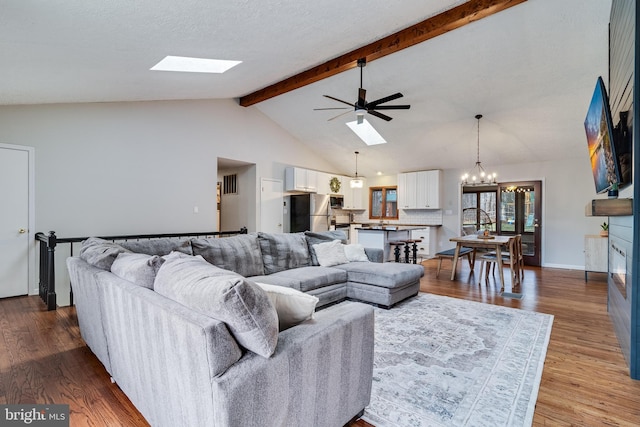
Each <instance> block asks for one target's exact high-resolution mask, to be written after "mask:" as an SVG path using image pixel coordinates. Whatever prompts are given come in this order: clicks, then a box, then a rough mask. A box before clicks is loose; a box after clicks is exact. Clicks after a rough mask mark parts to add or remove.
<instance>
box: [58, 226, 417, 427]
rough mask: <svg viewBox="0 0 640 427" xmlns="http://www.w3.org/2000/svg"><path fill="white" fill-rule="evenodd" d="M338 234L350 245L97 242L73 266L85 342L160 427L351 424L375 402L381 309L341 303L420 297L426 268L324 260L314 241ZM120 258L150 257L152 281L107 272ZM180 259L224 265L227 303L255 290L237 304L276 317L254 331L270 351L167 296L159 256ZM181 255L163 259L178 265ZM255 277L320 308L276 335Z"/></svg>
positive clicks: (274, 240) (281, 237)
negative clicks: (376, 318) (376, 321)
mask: <svg viewBox="0 0 640 427" xmlns="http://www.w3.org/2000/svg"><path fill="white" fill-rule="evenodd" d="M336 237H337V238H341V239H344V235H343V234H335V232H328V233H320V234H317V233H306V234H305V233H292V234H268V233H257V234H249V235H238V236H234V237H227V238H220V239H185V240H176V239H159V240H148V241H130V242H118V243H112V242H98V243H97V244H96V242H95V241H94V242H92V245H93V246H90V245H87V250H86V251H85V250H84V249H85V247H84V246H83V250H81V251H80V256H78V257H71V258H69V259H68V260H67V266H68V269H69V273H70V277H71V284H72V287H73V291H74V298H75V303H76V311H77V316H78V322H79V325H80V331H81V334H82V337H83V339H84V340H85V342H86V343H87V345H88V346H89V347H90V348H91V350H92V351H93V352H94V354H95V355H96V356H97V357H98V359H99V360H100V361H101V362H102V363H103V365H104V366H105V368H106V370H107V371H108V372H109V373H110V374H111V376H112V378H113V380H114V381H115V382H116V383H117V384H118V386H119V387H120V388H121V389H122V390H123V391H124V393H125V394H126V395H127V396H128V397H129V399H130V400H131V402H132V403H133V404H134V405H135V406H136V407H137V408H138V410H140V412H141V413H142V414H143V416H144V417H145V418H146V419H147V421H149V423H150V424H151V425H153V426H194V425H203V426H204V425H207V426H258V425H260V426H264V425H282V426H294V425H295V426H297V425H315V426H341V425H344V424H345V423H347V422H349V421H350V420H351V419H353V418H354V417H357V416H358V415H359V414H360V413H361V412H362V411H363V410H364V408H365V406H366V405H367V404H368V403H369V398H370V393H371V380H372V369H373V341H374V336H373V309H372V307H371V306H369V305H367V304H361V303H359V302H353V301H345V302H341V301H343V300H345V299H354V300H360V301H365V302H368V303H373V304H378V305H382V306H385V307H390V306H392V305H393V304H395V303H397V302H399V301H401V300H403V299H405V298H407V297H410V296H412V295H415V294H417V292H418V289H419V281H420V277H421V276H422V275H423V274H424V271H423V268H422V266H420V265H410V264H395V263H384V264H383V263H380V262H371V261H358V262H348V263H343V264H338V265H332V266H322V265H318V264H319V263H322V262H319V260H318V259H317V257H316V255H319V254H316V253H315V252H314V244H317V243H323V242H330V241H333V240H334V239H335V238H336ZM123 252H125V253H128V252H133V253H139V254H146V255H148V256H149V260H148V262H146V264H145V269H146V270H145V274H146V275H143V276H135V277H134V278H131V277H128V276H127V277H126V278H123V277H121V276H118V275H117V274H114V273H113V272H112V271H110V270H111V265H112V264H113V262H114V260H115V259H116V258H117V257H118V255H119V254H121V253H123ZM171 252H174V253H175V252H178V253H180V252H181V253H184V254H185V255H184V256H185V257H186V256H188V257H187V258H189V260H187V261H185V263H187V264H188V263H189V262H191V261H190V260H191V259H193V258H194V256H201V257H202V258H204V260H206V261H207V263H205V262H204V261H202V262H201V264H199V265H201V267H202V268H204V269H205V270H206V269H207V268H209V269H210V270H212V271H213V270H215V271H214V273H213V274H211V275H209V276H207V277H206V279H207V280H209V282H208V283H209V284H211V283H213V282H215V281H216V280H218V281H219V282H220V283H223V282H224V286H226V288H225V289H228V290H229V292H226V293H225V294H224V296H223V299H224V298H229V295H232V297H233V298H236V297H237V295H238V294H240V293H241V292H246V291H250V292H253V293H252V294H251V295H250V296H249V298H245V299H244V300H242V301H241V303H242V304H240V305H247V304H246V302H247V301H248V302H249V306H251V304H254V307H259V306H260V304H262V308H261V309H260V310H261V311H260V313H258V314H256V315H255V316H254V313H250V315H249V316H244V317H251V318H252V319H251V320H252V321H253V320H254V319H253V317H260V316H262V317H264V318H265V319H267V320H266V321H265V322H266V323H268V324H269V325H268V327H258V328H257V329H256V330H257V331H258V333H259V334H263V335H269V334H271V336H270V337H269V338H268V339H269V340H272V344H273V348H271V350H270V351H269V353H268V354H262V355H260V354H257V353H260V351H257V353H256V350H253V348H252V347H251V346H249V345H246V344H245V343H246V336H244V335H243V334H245V335H246V334H247V333H248V334H255V333H256V330H254V331H248V332H247V331H245V330H240V329H242V327H243V326H242V325H241V326H240V327H238V325H234V324H233V323H231V322H229V321H228V319H227V318H225V317H224V316H222V315H221V316H218V315H217V314H216V313H215V312H214V313H213V314H210V313H208V312H206V311H203V310H201V309H199V308H198V306H197V305H202V302H203V301H204V300H206V298H208V296H202V297H201V296H200V295H196V296H195V297H194V296H193V295H191V296H190V297H189V296H188V295H187V297H186V299H180V298H176V297H174V296H173V294H171V293H167V292H166V288H167V283H169V287H171V286H172V285H171V282H172V276H170V274H173V273H172V272H170V271H169V269H168V267H167V266H168V265H169V263H170V261H164V264H163V263H162V262H160V261H161V260H160V258H159V257H160V256H165V255H167V254H169V253H171ZM366 255H367V258H369V260H375V261H381V251H379V250H371V249H367V250H366ZM323 256H324V255H323ZM180 257H182V255H180V256H177V255H171V256H166V257H164V258H166V259H171V262H174V263H176V262H182V261H180V260H179V259H178V258H180ZM197 258H198V259H200V258H199V257H197ZM320 261H322V260H320ZM193 262H196V261H193ZM196 263H197V262H196ZM202 264H206V265H208V266H209V267H206V266H204V265H202ZM194 265H195V264H194ZM163 269H164V270H163ZM149 272H151V273H149ZM155 274H157V277H156V278H155V280H158V279H160V276H162V277H163V283H164V285H163V286H164V289H165V291H161V290H160V289H159V288H158V289H155V290H154V288H153V286H154V275H155ZM190 276H193V275H191V274H190V272H188V271H187V272H183V273H182V277H177V278H176V281H177V282H180V281H181V280H182V281H183V282H184V280H191V285H190V286H191V288H189V289H193V285H194V284H195V285H197V286H199V283H200V281H199V280H201V277H200V276H198V277H195V276H194V277H190ZM212 281H213V282H212ZM205 282H206V281H203V282H202V283H205ZM255 282H261V283H266V284H271V285H277V286H284V287H287V288H292V289H296V290H298V291H301V292H303V293H306V294H309V295H314V296H316V297H317V298H318V300H317V308H322V310H318V311H316V312H315V313H314V314H313V317H312V318H311V319H309V320H306V321H303V322H302V323H299V324H297V325H296V326H293V327H290V328H288V329H286V330H280V331H279V332H278V323H277V318H276V323H275V332H273V328H274V326H273V320H272V319H271V318H270V317H269V316H272V317H273V316H276V315H275V314H273V315H271V314H270V313H268V311H269V310H271V309H272V308H269V307H270V306H269V307H267V306H268V304H267V305H266V306H265V305H264V302H263V301H262V300H261V299H260V298H263V297H262V296H261V295H262V293H261V292H262V291H259V292H258V291H255V288H256V287H257V286H256V285H255ZM180 283H182V282H180ZM156 286H158V285H157V283H156ZM221 286H223V285H221ZM174 288H177V291H176V289H173V290H171V292H181V291H180V286H174ZM218 288H219V287H218V285H217V284H216V285H215V286H214V288H213V289H214V290H213V292H214V293H216V292H218V293H219V292H220V291H219V290H218ZM185 289H186V288H185ZM242 289H244V291H242ZM203 295H213V294H211V293H209V294H206V293H205V294H203ZM189 298H190V299H191V303H189V302H185V301H189ZM307 298H308V297H307ZM194 300H196V301H195V302H194ZM224 301H227V300H226V299H225V300H224ZM261 301H262V302H261ZM194 304H196V305H194ZM227 304H228V305H229V306H231V305H233V301H231V302H228V303H227ZM265 307H266V308H265ZM245 308H246V307H245ZM274 313H275V311H274ZM265 331H266V332H265ZM270 331H271V332H270ZM274 333H275V337H274V336H272V335H273V334H274ZM260 337H262V335H260ZM254 338H255V337H252V338H251V339H254ZM276 342H277V345H276V344H275V343H276ZM248 349H251V350H253V351H250V350H248Z"/></svg>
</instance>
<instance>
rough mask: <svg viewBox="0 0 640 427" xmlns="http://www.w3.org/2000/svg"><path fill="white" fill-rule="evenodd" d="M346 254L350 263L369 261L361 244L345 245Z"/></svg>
mask: <svg viewBox="0 0 640 427" xmlns="http://www.w3.org/2000/svg"><path fill="white" fill-rule="evenodd" d="M344 254H345V255H346V256H347V259H348V260H349V262H356V261H365V262H366V261H369V257H368V256H367V254H366V253H365V251H364V246H362V245H361V244H359V243H354V244H352V245H344Z"/></svg>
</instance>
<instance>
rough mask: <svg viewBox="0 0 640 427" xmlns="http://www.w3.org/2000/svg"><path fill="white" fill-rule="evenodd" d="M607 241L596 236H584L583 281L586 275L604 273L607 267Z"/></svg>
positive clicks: (605, 238)
mask: <svg viewBox="0 0 640 427" xmlns="http://www.w3.org/2000/svg"><path fill="white" fill-rule="evenodd" d="M608 242H609V239H608V238H607V237H602V236H598V235H586V236H584V280H585V281H586V280H587V273H590V272H597V273H606V272H607V268H608V266H609V255H608V253H609V245H608Z"/></svg>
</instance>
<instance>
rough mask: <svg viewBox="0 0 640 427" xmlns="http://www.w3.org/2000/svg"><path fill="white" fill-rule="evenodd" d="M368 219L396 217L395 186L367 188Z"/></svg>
mask: <svg viewBox="0 0 640 427" xmlns="http://www.w3.org/2000/svg"><path fill="white" fill-rule="evenodd" d="M369 219H379V220H384V219H398V190H397V188H396V187H370V188H369Z"/></svg>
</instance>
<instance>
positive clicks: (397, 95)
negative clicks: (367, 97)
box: [367, 92, 404, 108]
mask: <svg viewBox="0 0 640 427" xmlns="http://www.w3.org/2000/svg"><path fill="white" fill-rule="evenodd" d="M403 96H404V95H402V94H401V93H400V92H398V93H394V94H393V95H389V96H385V97H384V98H380V99H376V100H375V101H371V102H370V103H368V104H367V108H371V107H375V106H376V105H379V104H384V103H385V102H389V101H393V100H394V99H398V98H402V97H403Z"/></svg>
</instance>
